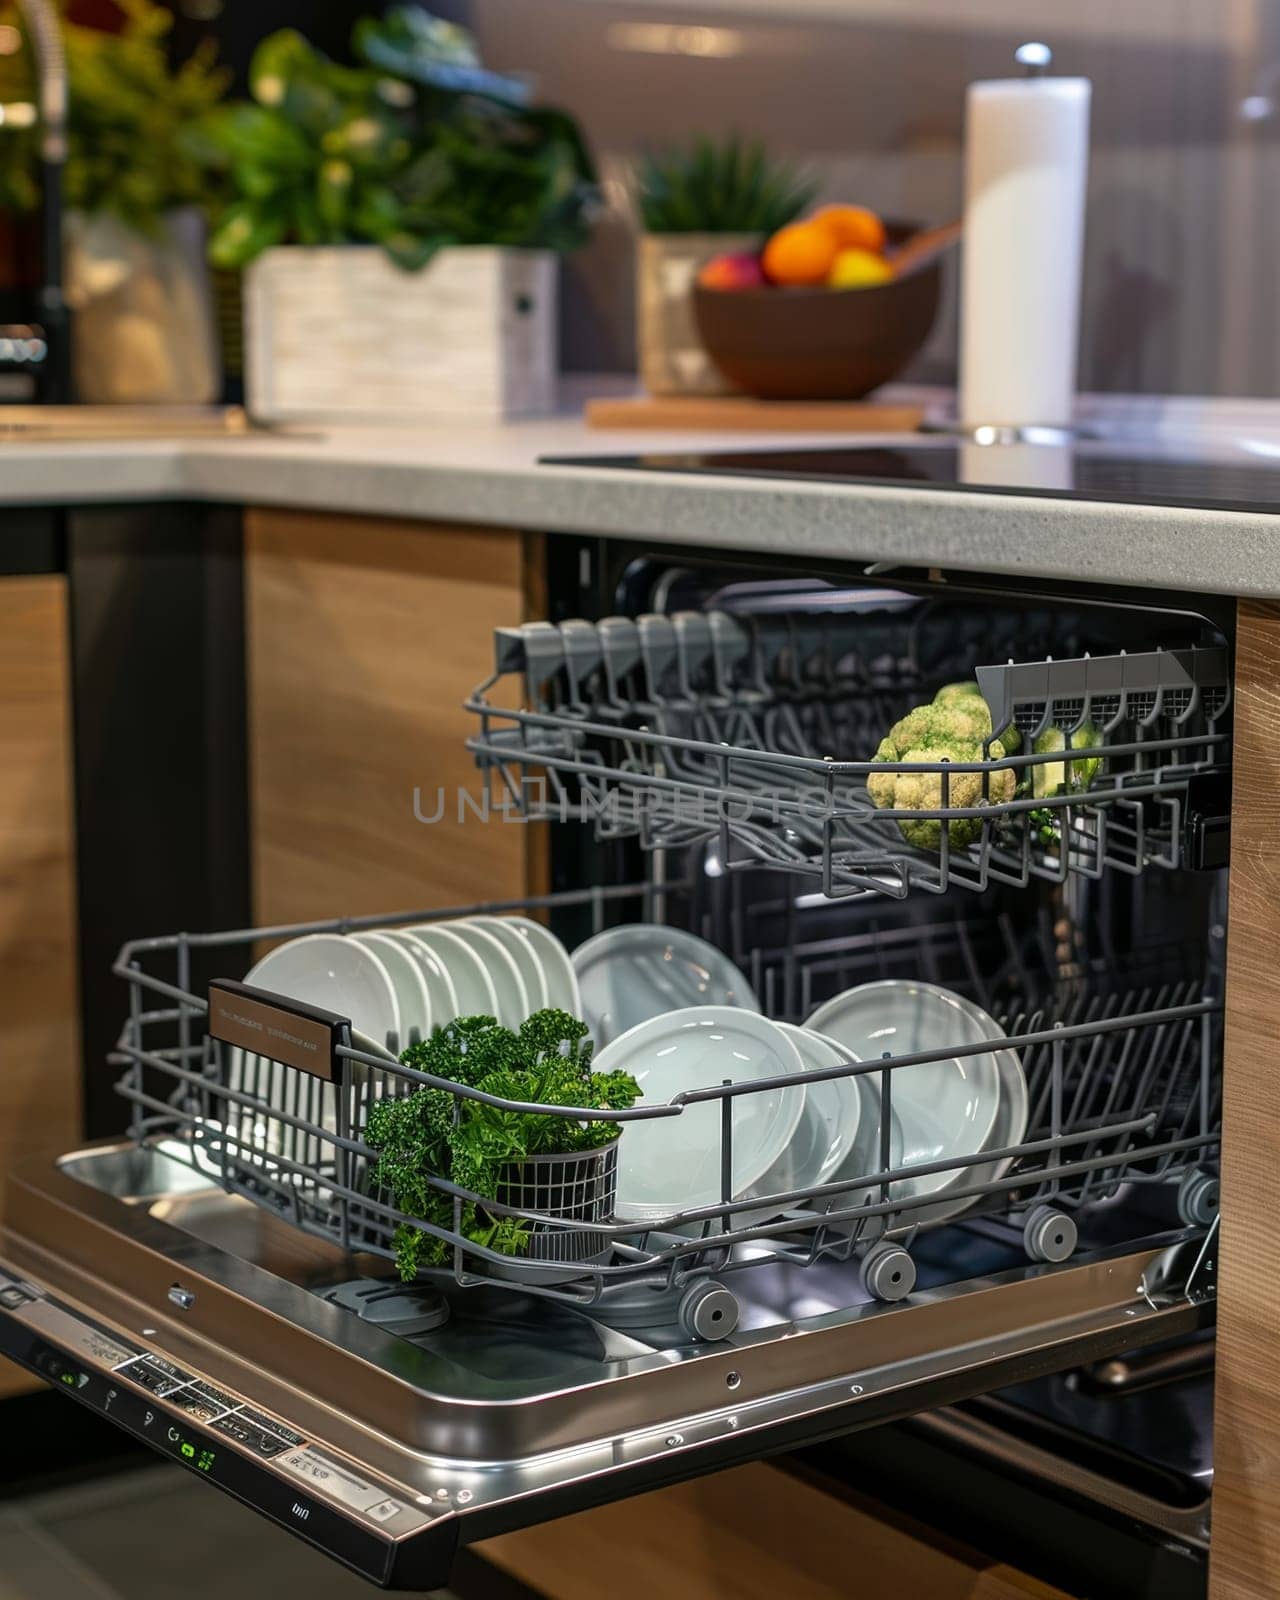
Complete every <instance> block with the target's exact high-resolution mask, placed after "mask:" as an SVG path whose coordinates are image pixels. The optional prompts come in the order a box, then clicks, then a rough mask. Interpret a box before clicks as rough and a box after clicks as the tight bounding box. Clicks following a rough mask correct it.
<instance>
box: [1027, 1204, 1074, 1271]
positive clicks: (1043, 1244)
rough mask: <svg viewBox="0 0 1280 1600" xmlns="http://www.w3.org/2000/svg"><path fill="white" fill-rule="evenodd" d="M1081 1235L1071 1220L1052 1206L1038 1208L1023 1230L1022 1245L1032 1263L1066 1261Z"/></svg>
mask: <svg viewBox="0 0 1280 1600" xmlns="http://www.w3.org/2000/svg"><path fill="white" fill-rule="evenodd" d="M1079 1237H1080V1235H1079V1232H1078V1230H1077V1228H1076V1225H1075V1223H1074V1222H1072V1220H1071V1218H1070V1217H1068V1216H1065V1215H1064V1214H1063V1213H1062V1212H1061V1211H1055V1210H1054V1208H1053V1207H1052V1206H1037V1207H1036V1208H1035V1210H1034V1211H1033V1212H1032V1213H1031V1214H1030V1216H1029V1217H1028V1218H1027V1220H1026V1223H1025V1225H1024V1226H1023V1229H1022V1243H1023V1247H1024V1248H1025V1250H1026V1252H1027V1256H1028V1258H1029V1259H1030V1260H1032V1261H1065V1260H1066V1259H1067V1257H1068V1256H1069V1255H1071V1253H1072V1252H1073V1251H1074V1250H1075V1247H1076V1242H1077V1240H1078V1239H1079Z"/></svg>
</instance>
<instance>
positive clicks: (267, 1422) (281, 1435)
mask: <svg viewBox="0 0 1280 1600" xmlns="http://www.w3.org/2000/svg"><path fill="white" fill-rule="evenodd" d="M240 1415H241V1416H242V1417H243V1418H244V1420H245V1421H246V1422H251V1423H253V1425H254V1427H255V1428H261V1429H262V1431H263V1432H264V1433H274V1434H275V1436H276V1438H277V1439H282V1440H283V1441H284V1442H285V1444H291V1445H294V1446H297V1445H300V1444H302V1443H303V1435H302V1434H300V1433H295V1432H294V1431H293V1429H292V1428H286V1427H285V1425H284V1423H283V1422H277V1421H276V1419H275V1418H274V1417H266V1416H262V1415H261V1414H260V1413H259V1412H257V1411H250V1410H248V1408H247V1407H246V1408H244V1409H242V1410H241V1412H240Z"/></svg>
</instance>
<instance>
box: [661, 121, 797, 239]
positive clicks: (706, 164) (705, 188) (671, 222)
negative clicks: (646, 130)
mask: <svg viewBox="0 0 1280 1600" xmlns="http://www.w3.org/2000/svg"><path fill="white" fill-rule="evenodd" d="M816 193H817V186H816V185H815V184H814V183H812V182H811V181H810V180H809V179H808V178H806V177H804V176H803V175H802V174H801V173H799V172H798V171H797V170H796V169H795V168H794V167H792V166H790V165H788V164H787V163H785V162H782V161H775V160H773V159H772V158H771V157H769V156H768V155H766V153H765V149H764V146H763V144H761V142H760V141H759V140H758V139H751V140H743V139H741V138H739V136H738V135H737V134H732V135H731V136H730V137H729V138H727V139H721V140H715V139H710V138H707V137H702V138H698V139H695V140H694V141H693V142H692V144H690V145H688V146H686V147H684V148H681V149H670V150H665V151H655V152H652V153H650V154H649V155H646V156H645V157H644V159H643V161H642V162H641V164H640V169H639V172H638V174H637V201H638V204H639V207H640V219H641V221H642V223H643V224H644V230H645V232H646V233H758V234H761V235H767V234H770V233H776V232H777V230H778V229H779V228H782V227H785V226H786V224H787V223H788V222H794V221H795V219H796V218H797V217H798V216H799V215H800V213H801V212H802V211H804V210H805V209H806V208H807V207H808V206H810V205H812V203H813V199H814V196H815V195H816Z"/></svg>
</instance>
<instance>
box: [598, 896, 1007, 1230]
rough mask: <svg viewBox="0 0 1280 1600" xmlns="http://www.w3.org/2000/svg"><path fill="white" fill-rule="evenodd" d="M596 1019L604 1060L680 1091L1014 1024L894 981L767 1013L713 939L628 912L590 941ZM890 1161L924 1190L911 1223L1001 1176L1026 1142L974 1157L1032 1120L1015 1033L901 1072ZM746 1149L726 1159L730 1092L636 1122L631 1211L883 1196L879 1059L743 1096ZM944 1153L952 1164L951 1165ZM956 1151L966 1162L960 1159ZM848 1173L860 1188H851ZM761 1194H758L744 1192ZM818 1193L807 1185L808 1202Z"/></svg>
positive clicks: (911, 1048) (1003, 1143)
mask: <svg viewBox="0 0 1280 1600" xmlns="http://www.w3.org/2000/svg"><path fill="white" fill-rule="evenodd" d="M573 965H574V968H575V969H576V971H577V974H578V981H579V984H580V987H581V991H582V1005H583V1013H582V1014H583V1017H584V1019H585V1020H586V1022H587V1024H588V1026H589V1028H590V1029H591V1032H592V1036H593V1037H594V1038H595V1040H596V1042H597V1045H598V1046H601V1047H602V1048H600V1049H599V1052H598V1054H597V1057H596V1065H597V1067H598V1069H599V1070H601V1071H611V1070H614V1069H618V1070H622V1071H626V1072H629V1073H631V1074H632V1075H633V1076H634V1077H635V1078H636V1079H637V1081H638V1082H639V1084H640V1088H641V1102H640V1103H641V1104H647V1105H655V1104H660V1103H669V1102H672V1101H678V1100H679V1097H680V1096H682V1095H686V1094H688V1093H689V1092H691V1091H694V1090H699V1089H708V1088H715V1087H718V1086H720V1085H723V1084H725V1083H732V1084H752V1083H758V1082H761V1081H762V1080H769V1079H774V1078H778V1077H786V1076H791V1075H797V1076H798V1075H799V1074H802V1073H804V1074H808V1073H821V1072H824V1071H831V1070H833V1069H837V1068H839V1067H840V1066H842V1065H848V1064H849V1063H850V1062H854V1063H865V1062H874V1061H879V1060H881V1059H883V1058H885V1057H890V1058H892V1057H895V1056H903V1055H912V1054H922V1053H925V1052H932V1051H936V1050H958V1051H963V1050H965V1049H966V1048H967V1047H971V1046H974V1045H977V1044H981V1043H985V1042H989V1041H992V1040H999V1039H1001V1038H1003V1035H1002V1033H1001V1032H1000V1029H999V1027H998V1026H997V1025H996V1023H995V1021H994V1020H993V1019H992V1018H991V1017H990V1016H988V1015H987V1013H986V1012H985V1011H983V1010H982V1009H981V1008H980V1007H978V1006H976V1005H974V1004H972V1002H970V1001H968V1000H965V999H963V998H962V997H961V996H959V995H955V994H952V993H951V992H950V991H948V990H946V989H940V988H938V987H937V986H936V985H934V984H928V983H915V982H898V981H890V982H884V983H869V984H863V985H860V986H859V987H858V988H855V989H850V990H847V991H846V992H845V993H844V994H841V995H837V996H836V997H835V999H833V1000H830V1001H828V1002H827V1003H826V1004H824V1005H822V1006H820V1007H819V1008H818V1010H817V1011H815V1012H814V1014H813V1015H812V1016H811V1017H810V1018H809V1020H808V1022H807V1023H806V1025H805V1026H804V1027H802V1028H800V1027H794V1026H791V1025H789V1024H787V1023H775V1022H771V1021H769V1020H768V1019H767V1018H765V1017H762V1016H760V1015H759V1014H758V1013H759V1010H760V1007H759V1002H758V1001H757V999H756V997H755V995H754V993H753V992H752V990H751V986H750V984H749V983H748V982H747V980H746V978H745V977H744V976H743V974H742V973H741V972H740V971H739V970H738V969H737V968H736V967H735V966H734V965H733V963H732V962H731V961H729V959H728V958H727V957H726V956H724V955H723V954H722V953H721V952H720V951H719V950H717V949H716V948H715V947H714V946H712V945H709V944H707V943H706V942H705V941H704V940H701V939H698V938H695V937H694V936H693V935H692V934H688V933H684V932H682V931H681V930H679V929H672V928H667V927H663V926H660V925H656V924H647V923H639V924H634V923H633V924H628V925H626V926H623V927H618V928H612V929H609V930H608V931H607V932H605V933H602V934H599V935H597V936H596V937H595V938H593V939H589V940H588V941H587V942H586V943H585V944H584V945H582V946H581V947H580V948H579V949H578V950H577V951H575V952H574V957H573ZM890 1102H891V1103H890V1109H889V1115H888V1119H887V1120H888V1129H887V1132H888V1165H889V1167H890V1168H893V1169H896V1170H901V1169H910V1168H912V1167H928V1166H932V1165H935V1164H938V1163H942V1164H943V1166H942V1169H941V1170H940V1171H936V1172H920V1173H918V1174H914V1175H912V1174H910V1173H908V1175H907V1176H904V1177H902V1178H900V1179H898V1180H897V1181H895V1182H894V1183H893V1185H892V1186H891V1188H890V1191H889V1193H890V1198H891V1199H894V1200H920V1199H922V1198H923V1197H925V1196H930V1197H933V1196H936V1197H937V1198H936V1199H930V1202H929V1203H928V1204H926V1205H919V1206H916V1207H914V1208H908V1210H906V1211H905V1212H904V1213H902V1216H901V1221H902V1223H903V1224H905V1225H914V1224H916V1223H924V1222H941V1221H944V1220H947V1219H948V1218H951V1217H953V1216H956V1215H958V1214H959V1213H960V1212H962V1211H964V1210H965V1209H966V1208H967V1207H968V1206H969V1205H970V1204H972V1198H971V1197H970V1198H965V1197H964V1196H963V1195H959V1197H957V1196H958V1191H962V1190H965V1189H971V1188H974V1187H975V1186H979V1185H985V1184H989V1183H992V1182H994V1181H996V1180H997V1179H999V1178H1000V1177H1002V1176H1003V1175H1004V1173H1005V1172H1007V1170H1008V1168H1009V1165H1010V1158H1008V1157H999V1156H996V1157H994V1158H992V1159H989V1160H979V1159H974V1158H977V1157H980V1156H982V1154H983V1152H985V1151H989V1150H990V1151H995V1150H1001V1149H1004V1148H1007V1147H1009V1146H1011V1145H1016V1144H1018V1143H1019V1142H1020V1141H1021V1139H1022V1138H1023V1136H1024V1134H1025V1131H1026V1125H1027V1085H1026V1079H1025V1077H1024V1076H1023V1072H1022V1065H1021V1062H1020V1061H1019V1060H1018V1057H1017V1055H1016V1054H1015V1052H1014V1051H1012V1050H1009V1049H1003V1050H994V1051H984V1052H982V1053H979V1054H973V1055H963V1054H961V1055H956V1056H949V1057H946V1058H944V1059H942V1060H939V1061H937V1062H929V1063H922V1064H917V1065H915V1066H912V1067H906V1068H902V1069H901V1070H899V1071H896V1072H894V1073H893V1074H892V1078H891V1085H890ZM729 1103H730V1106H731V1134H732V1161H731V1163H730V1170H729V1171H728V1172H727V1173H726V1172H722V1160H721V1145H722V1139H721V1116H722V1113H721V1102H720V1101H719V1100H707V1101H701V1102H698V1103H696V1104H694V1105H691V1106H686V1108H685V1109H684V1110H683V1111H682V1112H680V1114H678V1115H672V1116H670V1117H656V1118H653V1119H644V1120H639V1121H635V1122H630V1123H628V1124H627V1125H626V1129H625V1137H624V1139H623V1141H622V1144H621V1146H620V1148H619V1153H618V1205H617V1209H618V1215H619V1216H620V1217H622V1218H624V1219H625V1220H628V1221H635V1222H638V1223H656V1222H658V1221H660V1220H663V1219H665V1218H668V1217H671V1216H673V1215H675V1214H677V1213H683V1212H687V1211H690V1210H697V1209H700V1208H702V1207H707V1206H714V1205H717V1204H719V1203H721V1202H722V1201H723V1200H724V1199H725V1198H726V1196H727V1197H729V1198H731V1199H732V1200H733V1201H734V1202H736V1203H737V1204H738V1205H739V1206H742V1209H740V1210H738V1211H736V1212H735V1213H734V1215H733V1218H732V1226H734V1227H758V1226H763V1225H766V1224H768V1223H769V1222H770V1221H772V1220H775V1219H776V1218H777V1217H778V1216H779V1215H781V1214H782V1213H783V1212H785V1211H786V1210H787V1209H788V1205H787V1203H786V1202H785V1201H776V1200H775V1201H772V1202H770V1201H769V1200H768V1199H767V1198H766V1197H768V1196H775V1195H787V1194H803V1193H804V1192H805V1191H809V1190H812V1189H815V1188H819V1187H829V1188H830V1196H828V1197H826V1198H824V1199H822V1200H821V1201H819V1202H817V1203H816V1207H817V1208H819V1209H822V1210H828V1209H830V1210H845V1209H848V1208H851V1207H857V1206H859V1205H861V1204H865V1203H867V1202H868V1201H875V1200H878V1199H879V1197H880V1191H879V1190H878V1189H873V1188H872V1187H871V1186H870V1185H868V1183H867V1181H866V1180H867V1179H868V1177H871V1176H873V1175H874V1174H876V1173H878V1172H881V1171H883V1170H884V1169H885V1159H884V1146H883V1131H882V1117H881V1074H880V1073H879V1072H876V1073H869V1074H860V1075H856V1076H852V1077H831V1078H821V1077H819V1078H815V1080H814V1081H812V1082H810V1083H805V1084H797V1085H791V1086H787V1087H766V1088H763V1089H760V1090H755V1091H753V1092H750V1093H743V1094H740V1095H736V1096H732V1097H730V1102H729ZM946 1163H952V1165H950V1166H948V1165H946ZM955 1163H965V1164H964V1165H959V1166H957V1165H955ZM846 1180H847V1182H848V1188H847V1189H840V1188H839V1187H836V1186H838V1185H840V1184H841V1183H843V1182H845V1181H846ZM757 1199H758V1200H759V1201H760V1204H759V1205H756V1206H752V1205H750V1204H746V1205H743V1203H744V1202H751V1201H754V1200H757ZM797 1203H800V1204H803V1203H804V1202H803V1201H800V1202H797Z"/></svg>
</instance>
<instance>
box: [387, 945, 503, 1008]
mask: <svg viewBox="0 0 1280 1600" xmlns="http://www.w3.org/2000/svg"><path fill="white" fill-rule="evenodd" d="M407 931H408V932H409V933H411V934H412V935H413V936H414V938H415V939H418V940H420V941H421V942H422V943H423V944H424V945H425V946H426V947H427V949H428V950H430V951H431V953H432V954H433V955H434V956H436V957H437V959H438V960H439V961H441V962H442V963H443V965H444V968H445V971H446V972H447V973H448V974H449V980H450V982H451V983H452V985H453V993H454V1000H455V1002H456V1004H457V1007H458V1009H457V1011H456V1012H455V1013H454V1014H455V1015H456V1016H459V1017H496V1016H497V1015H498V994H497V990H496V989H495V988H494V986H493V980H492V979H491V978H490V976H489V970H488V968H487V967H486V966H485V964H484V962H483V961H481V959H480V957H479V956H478V955H477V954H476V953H475V951H474V950H473V949H472V948H471V946H470V945H469V944H468V943H467V941H466V940H465V939H460V938H459V937H458V935H457V934H456V933H455V932H454V931H453V929H452V928H449V927H446V926H445V925H444V923H442V922H420V923H418V924H417V925H416V926H415V927H412V928H409V929H408V930H407ZM495 943H496V941H495Z"/></svg>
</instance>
